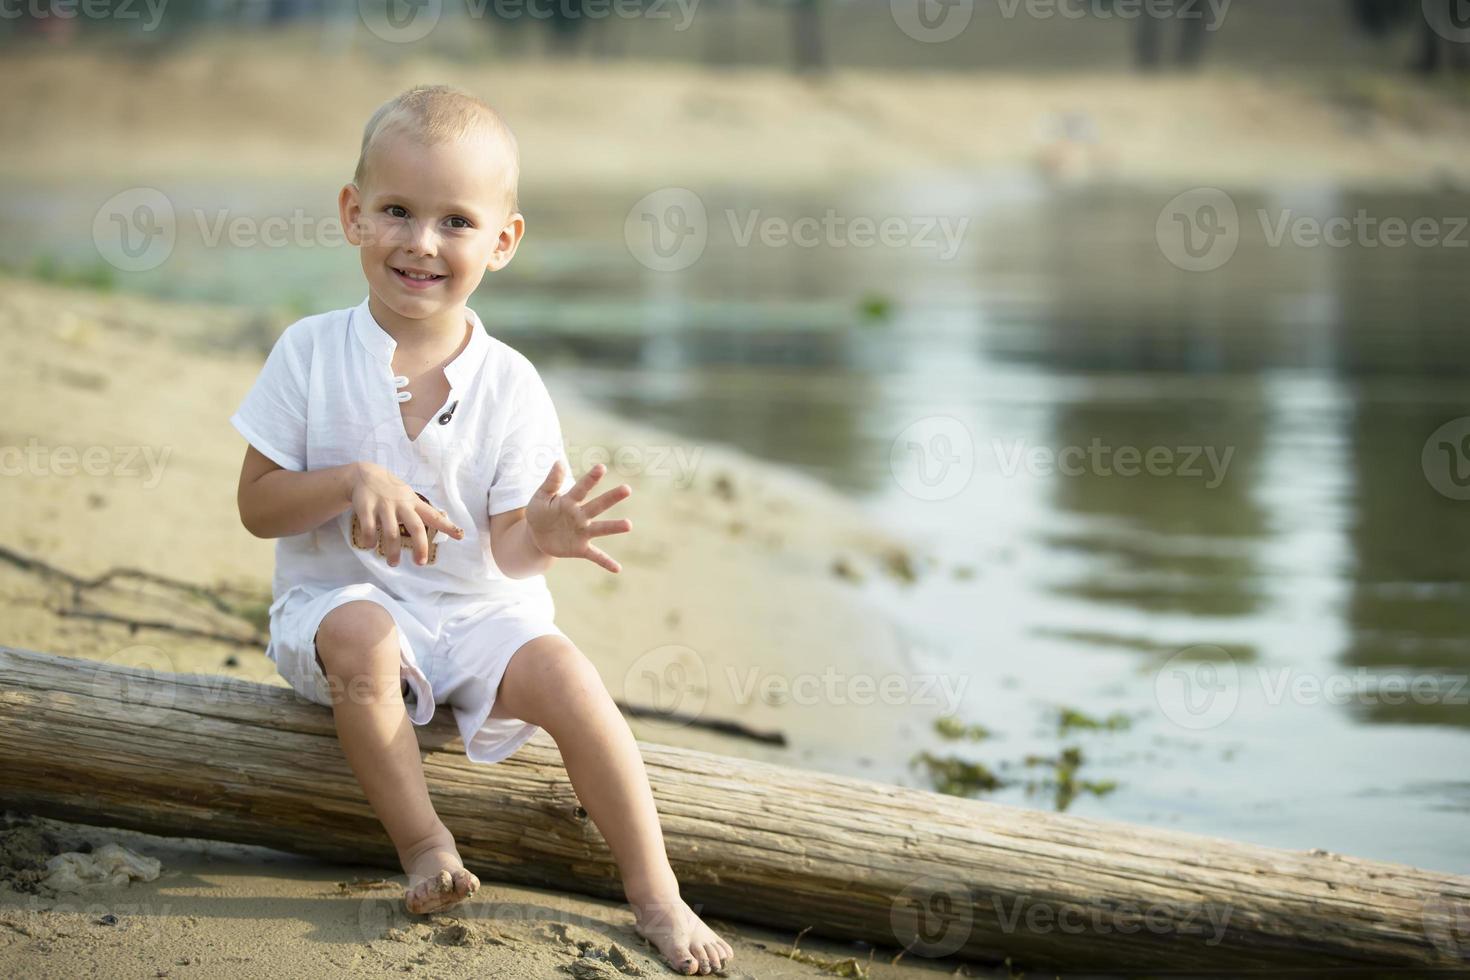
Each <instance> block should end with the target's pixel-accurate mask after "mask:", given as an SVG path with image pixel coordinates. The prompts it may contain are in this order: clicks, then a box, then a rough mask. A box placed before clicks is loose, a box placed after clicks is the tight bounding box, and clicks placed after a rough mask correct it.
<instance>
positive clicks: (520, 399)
mask: <svg viewBox="0 0 1470 980" xmlns="http://www.w3.org/2000/svg"><path fill="white" fill-rule="evenodd" d="M510 404H511V407H510V410H509V419H508V421H507V422H506V428H505V435H504V436H503V437H502V439H501V443H500V453H499V455H498V456H497V457H496V460H495V475H494V478H493V479H492V480H491V481H490V492H489V509H490V514H491V516H494V515H496V514H501V513H504V512H505V511H508V510H515V509H517V508H519V507H524V506H526V505H527V504H528V503H530V502H531V498H532V497H534V496H535V495H536V491H537V490H538V489H540V487H541V484H542V483H543V482H544V481H545V480H546V475H547V474H548V473H550V472H551V465H552V463H553V462H555V461H556V460H558V459H560V460H561V461H562V472H563V474H564V475H563V478H562V485H561V489H560V490H559V491H558V492H559V493H566V492H567V491H568V490H570V489H571V488H572V484H574V483H576V482H577V478H576V476H574V475H573V473H572V464H571V461H570V460H569V459H567V453H566V447H565V445H564V444H563V443H562V437H561V423H560V421H559V420H558V418H557V415H556V406H554V405H553V404H552V403H551V394H550V392H548V391H547V390H546V385H545V383H544V382H543V381H542V380H541V375H540V374H538V373H537V371H536V369H535V367H533V366H532V365H531V363H530V362H529V361H527V362H525V371H524V372H522V376H521V379H520V381H519V383H518V384H517V385H516V389H515V395H514V396H513V397H512V398H511V400H510Z"/></svg>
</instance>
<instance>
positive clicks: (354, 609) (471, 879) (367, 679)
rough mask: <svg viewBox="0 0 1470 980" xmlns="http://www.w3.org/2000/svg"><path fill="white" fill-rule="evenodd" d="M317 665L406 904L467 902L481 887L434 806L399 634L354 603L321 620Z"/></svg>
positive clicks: (381, 612) (376, 611)
mask: <svg viewBox="0 0 1470 980" xmlns="http://www.w3.org/2000/svg"><path fill="white" fill-rule="evenodd" d="M316 648H317V659H318V660H319V661H320V662H321V664H322V668H323V673H325V674H326V676H327V680H328V682H329V683H330V685H331V690H332V695H333V697H332V700H333V705H332V713H333V716H334V717H335V719H336V722H337V739H338V741H340V742H341V743H342V754H343V755H345V756H346V757H347V764H348V765H349V766H351V767H352V772H353V774H354V775H356V776H357V781H358V783H359V784H361V786H362V790H363V793H364V794H365V795H366V796H367V798H368V802H369V803H371V804H372V807H373V812H374V813H375V814H377V816H378V819H379V820H381V821H382V822H383V828H384V829H385V830H387V831H388V836H389V838H390V839H392V841H393V845H394V846H395V847H396V848H397V849H398V860H399V862H400V863H401V864H402V865H403V870H404V872H405V873H406V874H407V875H408V886H409V887H408V890H407V891H406V892H405V893H404V904H405V905H406V906H407V907H408V910H409V911H410V912H415V913H423V912H432V911H434V910H435V909H441V908H445V907H447V906H450V905H454V904H455V903H457V902H460V901H462V900H464V899H465V898H468V897H469V896H470V895H473V894H474V893H475V890H476V889H478V888H479V887H480V880H479V879H478V878H476V877H475V876H474V875H473V874H471V873H470V872H469V871H468V870H466V869H465V866H464V863H463V862H461V861H460V859H459V852H458V850H456V848H455V846H454V837H453V836H451V835H450V833H449V830H448V829H447V828H446V827H445V826H444V824H443V823H442V822H440V820H439V815H438V814H436V813H435V812H434V806H433V804H432V803H431V802H430V801H429V788H428V786H427V785H426V784H425V782H424V769H423V763H422V762H421V760H420V758H419V742H418V738H417V737H416V736H415V735H414V732H413V723H412V722H411V721H409V719H408V712H407V710H406V709H405V708H404V705H403V694H402V689H401V687H400V679H399V664H400V659H399V647H398V632H397V627H396V626H395V625H394V622H393V617H392V616H391V615H389V613H388V610H386V609H384V608H383V607H382V606H380V605H378V604H377V603H376V602H368V601H366V600H361V601H357V602H347V603H343V604H342V605H340V606H338V607H337V608H335V609H333V610H332V611H331V612H329V613H327V615H326V616H324V617H323V618H322V622H321V625H320V626H319V627H318V628H317V635H316Z"/></svg>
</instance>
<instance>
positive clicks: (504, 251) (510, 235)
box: [485, 211, 526, 272]
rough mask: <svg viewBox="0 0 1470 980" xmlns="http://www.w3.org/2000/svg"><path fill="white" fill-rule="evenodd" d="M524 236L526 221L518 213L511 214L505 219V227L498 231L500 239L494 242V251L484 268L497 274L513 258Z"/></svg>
mask: <svg viewBox="0 0 1470 980" xmlns="http://www.w3.org/2000/svg"><path fill="white" fill-rule="evenodd" d="M525 234H526V219H525V216H524V215H522V214H521V213H520V212H519V211H516V212H514V213H512V214H511V216H510V217H509V218H508V219H506V223H505V227H504V228H502V229H500V238H499V239H497V240H496V242H495V251H493V252H491V253H490V261H488V262H486V263H485V268H487V269H489V270H490V271H491V272H499V271H500V270H501V269H504V268H505V267H506V266H507V265H509V264H510V260H511V259H512V258H514V257H515V254H516V249H517V248H519V247H520V244H521V238H522V236H524V235H525Z"/></svg>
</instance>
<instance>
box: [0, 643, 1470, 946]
mask: <svg viewBox="0 0 1470 980" xmlns="http://www.w3.org/2000/svg"><path fill="white" fill-rule="evenodd" d="M419 735H420V743H421V745H422V747H423V749H424V770H425V773H426V774H427V776H428V780H429V786H430V790H431V792H432V794H433V798H434V803H435V806H436V807H437V808H438V811H439V814H440V816H441V817H442V818H443V820H444V822H445V823H446V824H447V825H448V826H449V828H450V829H451V830H452V831H453V832H454V834H455V836H456V838H457V840H458V842H459V846H460V851H461V853H462V855H463V857H464V859H465V861H466V863H467V864H468V865H469V866H470V867H471V868H472V869H474V870H475V871H476V872H477V873H478V874H480V875H481V876H482V877H483V878H485V879H487V880H496V879H499V880H503V881H508V882H515V883H521V884H530V885H536V886H541V887H548V888H555V889H561V890H567V891H575V892H582V893H587V894H592V895H596V896H600V897H606V898H612V899H615V900H619V901H621V900H622V891H621V888H620V886H619V884H618V878H617V874H616V867H615V865H614V864H613V862H612V859H611V855H610V854H609V852H608V850H607V847H606V845H605V843H604V842H603V840H602V837H601V835H600V834H599V833H598V831H597V829H596V828H595V827H594V826H593V825H592V823H591V821H590V820H589V819H588V818H587V815H586V812H585V811H584V810H582V809H581V807H580V806H579V805H578V802H577V799H576V796H575V794H574V793H573V791H572V788H571V785H570V783H569V782H568V780H567V777H566V772H565V770H564V769H563V768H562V766H561V759H560V755H559V754H558V752H557V750H556V747H555V745H554V743H552V742H551V740H550V739H549V737H547V736H546V734H545V733H544V732H541V733H538V734H537V736H536V737H535V738H534V739H532V740H531V741H530V742H529V743H527V744H526V745H525V746H523V747H522V748H521V750H520V751H519V752H517V754H516V755H515V756H513V757H512V758H510V759H508V760H506V761H504V762H501V763H498V764H496V765H493V766H484V765H476V764H472V763H470V762H469V761H468V760H467V759H466V758H465V757H464V754H463V749H462V747H461V743H460V742H459V739H458V735H457V733H456V731H455V730H454V728H453V726H452V724H451V723H450V722H449V721H448V719H447V717H445V716H443V715H441V716H437V717H436V718H435V719H434V722H433V723H432V724H430V725H429V726H426V727H425V728H423V729H419ZM641 748H642V751H643V754H644V759H645V762H646V765H647V769H648V773H649V778H650V780H651V781H652V785H653V791H654V796H655V797H656V799H657V801H658V807H659V812H660V814H661V816H662V820H663V827H664V832H665V836H666V839H667V842H668V851H669V857H670V859H671V861H672V862H673V865H674V869H675V871H676V872H677V873H678V876H679V879H680V881H681V883H682V886H683V892H684V897H685V898H686V900H688V901H689V902H690V903H691V904H692V905H695V906H696V908H700V909H701V910H702V911H703V912H705V913H707V914H713V915H717V916H722V917H726V918H731V919H742V920H746V921H749V922H752V923H757V924H761V925H765V926H770V927H777V928H784V929H791V930H800V929H805V928H807V927H811V928H812V930H813V932H815V933H818V934H822V935H826V936H831V937H836V938H843V939H851V940H856V939H861V940H865V941H867V942H870V943H875V944H881V945H886V946H897V947H903V948H908V949H910V950H911V951H912V952H911V955H914V954H919V955H936V956H937V955H954V956H958V957H963V958H966V959H972V960H981V961H997V960H1000V959H1002V958H1004V957H1007V956H1009V957H1011V958H1012V959H1013V961H1014V962H1015V963H1016V964H1018V965H1022V966H1050V967H1056V968H1062V969H1083V970H1088V971H1142V970H1167V971H1185V972H1191V973H1199V972H1224V973H1232V974H1236V973H1241V972H1245V971H1254V970H1262V971H1268V970H1269V971H1275V970H1281V969H1284V968H1307V969H1313V970H1321V971H1328V970H1333V969H1345V970H1353V969H1354V968H1356V970H1357V971H1359V972H1360V973H1368V972H1369V971H1372V970H1374V969H1376V968H1399V969H1403V968H1410V969H1414V970H1416V971H1418V970H1426V969H1428V970H1446V971H1457V970H1460V969H1465V968H1466V967H1470V929H1467V926H1470V879H1467V878H1465V877H1461V876H1454V875H1449V874H1441V873H1435V872H1429V871H1422V870H1419V869H1416V868H1411V867H1407V866H1403V865H1395V864H1385V863H1380V862H1374V861H1366V860H1359V859H1356V858H1350V857H1342V856H1339V855H1335V854H1327V853H1325V852H1319V851H1314V852H1295V851H1283V850H1276V849H1271V848H1265V847H1259V846H1254V845H1247V844H1238V843H1232V842H1229V841H1224V840H1219V839H1215V838H1208V837H1202V836H1196V835H1190V834H1181V833H1177V832H1170V831H1162V830H1156V829H1152V828H1144V827H1134V826H1129V825H1125V824H1118V823H1109V822H1103V821H1096V820H1089V819H1084V818H1079V817H1072V816H1066V815H1062V814H1052V813H1042V812H1035V811H1031V810H1023V809H1020V808H1015V807H1009V806H1002V805H998V804H991V803H983V802H977V801H973V800H964V799H958V798H954V797H949V796H943V795H939V794H934V793H927V792H923V791H919V790H913V789H907V788H903V787H898V786H889V785H885V784H881V783H876V782H871V781H867V780H862V779H853V778H847V777H838V776H830V775H824V774H820V773H813V772H807V771H803V770H796V769H789V768H785V767H782V766H777V765H769V764H763V763H758V762H750V761H744V760H738V759H733V758H725V757H721V756H715V755H711V754H708V753H703V752H696V751H690V750H685V749H677V748H671V747H667V746H661V745H654V744H649V743H642V745H641ZM0 803H3V805H4V806H6V807H10V808H14V809H18V810H22V811H26V812H31V813H36V814H40V815H43V816H50V817H56V818H60V819H69V820H78V821H83V822H88V823H94V824H99V823H100V824H104V825H111V826H121V827H127V828H131V829H136V830H142V831H147V832H150V833H155V834H164V835H173V836H187V837H200V838H208V839H215V840H225V841H235V842H239V843H249V844H262V845H267V846H270V847H275V848H280V849H283V850H288V851H295V852H298V853H303V854H309V855H313V856H317V857H321V858H326V859H330V860H337V861H343V862H350V863H382V864H383V866H384V867H388V868H392V869H393V871H394V872H395V873H396V872H397V871H398V868H397V865H396V862H395V860H394V852H393V848H392V846H391V844H390V843H389V841H388V839H387V837H386V835H385V834H384V832H383V830H382V828H381V826H380V825H379V824H378V822H377V821H376V819H375V818H374V817H373V815H372V812H371V810H370V809H369V808H368V806H367V803H366V802H365V801H364V799H363V797H362V794H361V791H360V790H359V788H358V786H357V783H356V781H355V780H354V779H353V776H352V774H351V771H350V770H349V769H348V767H347V764H346V761H345V760H344V759H343V757H342V754H341V750H340V748H339V747H338V745H337V740H336V735H335V731H334V727H333V722H332V714H331V712H330V710H328V709H326V708H323V707H320V706H317V705H312V704H308V703H306V702H304V701H302V700H301V699H299V698H298V697H296V696H295V695H294V694H293V693H292V692H290V691H288V690H286V689H284V688H281V687H272V686H268V685H263V684H255V683H251V682H244V681H238V680H235V679H232V678H228V677H222V676H215V675H174V674H155V673H152V672H150V671H147V670H137V669H132V668H127V667H120V666H113V665H109V664H105V663H98V662H94V661H89V660H76V659H69V658H62V657H54V656H48V655H45V654H39V653H32V652H28V651H22V650H16V649H12V648H9V647H3V646H0Z"/></svg>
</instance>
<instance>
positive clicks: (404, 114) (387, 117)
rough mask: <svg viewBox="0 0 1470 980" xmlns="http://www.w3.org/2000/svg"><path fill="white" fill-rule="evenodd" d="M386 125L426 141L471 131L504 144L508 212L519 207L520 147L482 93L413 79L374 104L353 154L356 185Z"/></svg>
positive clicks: (441, 140)
mask: <svg viewBox="0 0 1470 980" xmlns="http://www.w3.org/2000/svg"><path fill="white" fill-rule="evenodd" d="M391 129H401V130H403V131H405V132H406V133H408V135H410V136H411V137H413V138H414V139H417V140H419V141H420V142H423V143H425V144H428V145H431V146H432V145H434V144H436V143H448V142H452V141H454V140H458V139H463V138H465V137H466V136H468V135H470V134H472V133H476V132H479V133H483V134H486V135H488V136H489V137H490V138H492V139H497V140H499V141H500V142H501V143H502V144H503V145H504V146H505V148H506V151H507V152H506V159H507V161H508V162H509V172H508V173H507V174H506V175H505V186H506V202H507V203H508V205H509V207H510V212H509V213H514V212H516V211H519V210H520V209H521V205H520V191H519V184H520V176H521V154H520V147H519V146H518V145H517V144H516V137H515V134H514V133H512V132H511V131H510V127H509V126H507V125H506V124H505V120H504V119H503V118H501V115H500V113H498V112H496V111H495V109H494V108H492V107H491V105H490V104H489V103H488V102H486V101H485V100H484V99H482V98H480V97H479V96H477V95H472V94H470V93H469V92H465V91H463V90H462V89H457V88H451V87H450V86H448V85H415V86H414V87H413V88H411V89H409V90H408V91H406V92H403V93H402V94H400V95H398V96H396V97H394V98H391V99H389V100H388V101H387V102H384V103H383V104H382V105H380V106H378V109H377V111H376V112H374V113H373V114H372V117H371V118H370V119H368V121H367V125H366V126H364V127H363V130H362V149H361V150H360V151H359V152H358V155H357V170H356V171H354V172H353V175H352V182H353V183H354V184H356V185H357V186H358V187H359V188H361V187H362V186H363V180H364V178H366V176H367V157H368V150H369V149H371V148H372V145H373V143H374V142H376V141H377V140H378V138H379V137H381V136H382V135H383V133H385V132H387V131H389V130H391Z"/></svg>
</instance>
